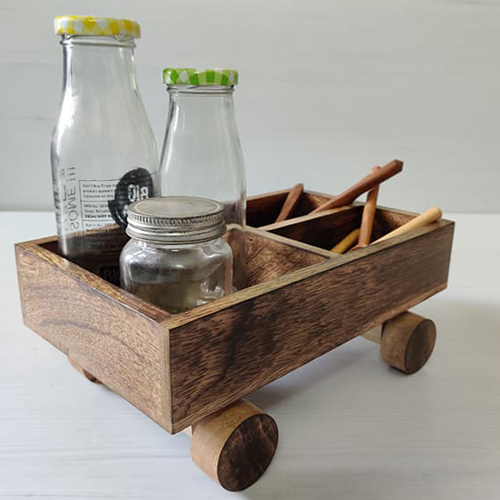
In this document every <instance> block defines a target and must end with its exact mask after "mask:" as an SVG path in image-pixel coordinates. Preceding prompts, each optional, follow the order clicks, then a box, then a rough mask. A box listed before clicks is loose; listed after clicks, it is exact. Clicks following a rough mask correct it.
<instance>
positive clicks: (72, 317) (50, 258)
mask: <svg viewBox="0 0 500 500" xmlns="http://www.w3.org/2000/svg"><path fill="white" fill-rule="evenodd" d="M287 193H288V191H286V190H285V191H280V192H276V193H270V194H266V195H261V196H256V197H252V198H250V199H249V200H248V223H249V226H252V227H249V228H248V231H246V232H245V240H246V251H247V267H248V269H247V278H248V287H247V288H245V289H243V290H240V291H238V292H236V293H233V294H232V295H229V296H227V297H224V298H222V299H219V300H217V301H214V302H212V303H209V304H206V305H203V306H200V307H197V308H195V309H192V310H191V311H188V312H185V313H181V314H176V315H171V314H169V313H167V312H165V311H163V310H162V309H159V308H158V307H155V306H154V305H151V304H149V303H147V302H145V301H143V300H141V299H139V298H138V297H135V296H133V295H131V294H130V293H127V292H125V291H124V290H122V289H120V288H119V287H117V286H115V285H113V284H111V283H109V282H107V281H105V280H104V279H102V278H100V277H98V276H96V275H95V274H93V273H91V272H90V271H89V270H87V269H84V268H83V267H81V266H79V265H76V264H74V263H72V262H70V261H68V260H66V259H65V258H63V257H62V256H60V255H59V254H58V251H57V238H56V237H49V238H45V239H41V240H35V241H29V242H25V243H19V244H17V245H16V256H17V269H18V277H19V287H20V293H21V300H22V306H23V317H24V322H25V324H26V325H27V326H28V327H29V328H31V329H32V330H34V331H35V332H36V333H38V334H39V335H41V336H42V337H43V338H45V339H46V340H48V341H49V342H51V343H52V344H53V345H54V346H55V347H56V348H58V349H59V350H61V351H62V352H63V353H65V354H66V355H67V356H68V357H69V358H70V360H71V362H72V364H73V365H74V366H75V367H76V368H77V369H78V370H79V371H81V372H82V373H83V374H84V375H85V376H86V377H87V378H88V379H89V380H91V381H93V382H101V383H103V384H105V385H106V386H107V387H109V388H110V389H111V390H113V391H115V392H117V393H118V394H120V395H121V396H122V397H123V398H125V399H126V400H128V401H129V402H130V403H132V404H133V405H134V406H136V407H137V408H138V409H139V410H141V411H142V412H143V413H145V414H146V415H148V416H149V417H150V418H151V419H152V420H154V421H155V422H156V423H158V424H159V425H160V426H161V427H163V428H164V429H165V430H167V431H168V432H170V433H176V432H179V431H186V432H190V433H192V450H191V451H192V457H193V460H194V462H195V463H196V464H197V465H198V466H199V467H201V468H202V469H203V470H204V471H205V472H206V473H207V474H209V475H210V476H211V477H212V478H214V479H215V480H216V481H218V482H219V483H220V484H221V485H222V486H223V487H224V488H226V489H229V490H233V491H238V490H242V489H244V488H246V487H247V486H249V485H250V484H252V483H253V482H254V481H256V480H257V479H258V478H259V477H260V476H261V475H262V473H263V472H264V471H265V469H266V468H267V466H268V465H269V463H270V462H271V460H272V457H273V454H274V451H275V449H276V446H277V442H278V429H277V426H276V423H275V421H274V420H273V419H272V418H271V417H270V416H269V415H267V414H266V413H264V412H263V411H261V410H259V409H258V408H256V407H255V406H253V405H251V404H250V403H248V402H246V401H244V400H242V398H243V397H245V396H246V395H247V394H249V393H251V392H252V391H254V390H256V389H258V388H259V387H262V386H264V385H266V384H268V383H269V382H272V381H273V380H276V379H278V378H280V377H282V376H283V375H286V374H287V373H289V372H290V371H292V370H294V369H296V368H298V367H300V366H302V365H304V364H305V363H308V362H309V361H312V360H313V359H315V358H317V357H318V356H321V355H322V354H324V353H326V352H328V351H330V350H332V349H334V348H335V347H337V346H339V345H341V344H343V343H345V342H347V341H348V340H351V339H353V338H355V337H357V336H360V335H365V336H366V337H367V338H369V339H370V340H374V341H376V342H378V343H380V345H381V356H382V359H383V360H384V361H385V362H386V363H388V364H390V365H391V366H393V367H395V368H397V369H399V370H401V371H403V372H406V373H414V372H415V371H417V370H418V369H420V368H421V367H422V366H423V365H424V364H425V362H426V361H427V359H428V358H429V356H430V354H431V352H432V348H433V346H434V342H435V337H436V329H435V326H434V323H433V322H432V321H430V320H428V319H425V318H422V317H420V316H417V315H415V314H413V313H410V312H408V309H409V308H411V307H413V306H415V305H417V304H419V303H420V302H422V301H423V300H425V299H427V298H429V297H431V296H432V295H434V294H435V293H437V292H439V291H440V290H443V289H444V288H446V285H447V280H448V269H449V262H450V255H451V247H452V240H453V229H454V224H453V222H451V221H447V220H440V221H438V222H435V223H432V224H430V225H428V226H426V227H424V228H420V229H416V230H414V231H411V232H409V233H406V234H402V235H399V236H396V237H394V238H390V239H388V240H386V241H382V242H380V243H376V244H373V245H370V246H368V247H366V248H363V249H359V250H357V251H355V252H351V253H348V254H345V255H335V254H332V253H331V252H330V251H329V250H328V249H330V248H331V247H332V246H333V245H335V244H336V243H337V242H338V241H340V240H341V239H342V238H344V237H345V236H346V235H347V234H348V233H349V232H350V231H352V230H353V229H354V228H356V227H359V224H360V221H361V214H362V209H363V204H354V205H350V206H347V207H343V208H339V209H333V210H328V211H325V212H321V213H316V214H312V215H308V213H309V212H310V211H311V210H312V209H314V208H316V207H317V206H319V205H320V204H321V203H323V202H324V201H325V200H327V199H328V198H329V195H324V194H320V193H310V192H305V193H304V194H303V196H302V198H301V200H300V201H299V203H298V204H297V207H296V210H295V213H294V214H292V218H291V219H289V220H285V221H283V222H279V223H274V221H275V220H276V217H277V214H278V213H279V211H280V207H281V205H282V204H283V202H284V200H285V199H286V196H287ZM415 216H416V214H413V213H409V212H404V211H401V210H394V209H388V208H378V209H377V212H376V217H375V224H374V229H373V231H374V234H373V237H374V239H377V238H379V237H380V236H382V235H384V234H386V233H388V232H390V231H392V230H393V229H395V228H397V227H399V226H401V225H402V224H404V223H406V222H408V221H409V220H411V219H412V218H414V217H415Z"/></svg>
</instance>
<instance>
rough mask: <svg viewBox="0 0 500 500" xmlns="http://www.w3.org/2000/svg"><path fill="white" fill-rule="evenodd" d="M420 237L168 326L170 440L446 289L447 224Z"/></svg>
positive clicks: (449, 239) (449, 234)
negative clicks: (193, 424)
mask: <svg viewBox="0 0 500 500" xmlns="http://www.w3.org/2000/svg"><path fill="white" fill-rule="evenodd" d="M420 231H424V232H422V233H420V234H418V233H417V234H415V235H413V236H412V237H410V239H408V240H406V241H402V240H401V241H399V242H394V241H393V243H396V244H393V245H391V246H389V247H385V248H383V249H382V248H381V246H379V247H378V250H379V251H374V250H373V249H370V248H369V247H367V248H365V249H360V250H358V251H357V252H354V253H353V254H350V255H349V254H348V255H345V256H341V257H336V258H335V260H334V261H331V262H328V263H326V264H322V265H319V266H315V268H314V271H313V270H312V269H313V268H311V271H309V274H310V275H309V276H307V275H305V276H301V277H300V279H297V280H296V281H293V282H290V283H289V284H288V286H286V287H283V288H281V289H279V290H273V291H268V292H266V293H262V294H259V295H256V296H253V295H251V294H250V293H249V296H248V297H247V299H246V300H241V301H240V302H238V303H235V304H233V305H231V306H230V307H228V308H226V309H225V310H224V311H223V312H222V314H221V313H219V314H208V315H207V314H206V315H203V316H201V317H198V318H193V316H190V318H189V319H190V320H189V321H188V322H186V323H185V324H183V325H179V324H177V325H176V326H173V325H172V327H171V335H170V368H171V384H172V401H171V402H172V428H173V430H174V432H175V431H178V430H181V429H182V428H184V427H186V426H187V425H189V424H190V423H192V422H195V421H197V420H198V419H200V418H202V417H204V416H206V415H209V414H210V413H212V412H213V411H216V410H217V409H219V408H221V407H224V406H225V405H227V404H229V403H231V402H233V401H236V400H237V399H240V398H241V397H243V396H244V395H246V394H249V393H250V392H252V391H254V390H255V389H257V388H259V387H262V386H263V385H265V384H267V383H269V382H271V381H272V380H275V379H277V378H279V377H281V376H283V375H285V374H286V373H288V372H290V371H291V370H294V369H295V368H298V367H299V366H302V365H303V364H305V363H307V362H309V361H311V360H312V359H314V358H316V357H318V356H320V355H322V354H324V353H325V352H327V351H329V350H331V349H333V348H335V347H336V346H338V345H341V344H343V343H344V342H346V341H347V340H349V339H352V338H354V337H355V336H357V335H359V334H361V333H363V331H365V330H368V329H369V328H370V327H372V326H375V325H376V324H379V323H382V322H384V321H386V320H388V319H389V318H391V317H393V316H395V315H397V314H399V313H401V312H403V311H405V310H406V309H408V308H410V307H412V306H414V305H416V304H418V303H419V302H421V301H422V300H424V299H426V298H428V297H430V296H431V295H433V294H435V293H436V292H438V291H440V290H442V289H443V288H445V287H446V283H447V277H448V266H449V259H450V252H451V243H452V237H453V224H452V223H449V222H447V223H445V222H443V223H442V225H440V227H439V228H437V227H436V228H434V229H433V230H431V229H430V228H427V230H425V229H422V230H420ZM406 237H408V235H406ZM402 238H404V237H402ZM387 243H388V242H384V244H387ZM306 271H307V270H306ZM360 287H362V288H360ZM361 290H362V292H361V293H360V291H361ZM248 291H249V292H251V289H249V290H248ZM239 293H240V297H243V296H244V294H245V291H241V292H239ZM235 295H236V294H235ZM193 312H194V310H193ZM172 321H175V318H172ZM168 324H169V320H167V321H166V322H165V325H166V326H167V325H168Z"/></svg>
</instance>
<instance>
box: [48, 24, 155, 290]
mask: <svg viewBox="0 0 500 500" xmlns="http://www.w3.org/2000/svg"><path fill="white" fill-rule="evenodd" d="M54 27H55V32H56V34H58V35H61V37H62V40H61V45H62V47H63V55H64V80H63V95H62V100H61V106H60V110H59V116H58V119H57V123H56V126H55V129H54V133H53V137H52V145H51V163H52V177H53V189H54V202H55V207H56V217H57V226H58V234H59V250H60V252H61V253H62V255H64V256H65V257H67V258H69V259H70V260H73V261H74V262H76V263H78V264H81V265H82V266H84V267H86V268H87V269H90V270H91V271H93V272H94V273H96V274H99V275H100V276H101V277H103V278H105V279H107V280H109V281H112V282H114V283H118V282H119V276H118V258H119V254H120V251H121V248H122V247H123V245H124V244H125V243H126V241H127V239H128V238H127V237H126V234H125V227H126V225H127V212H126V209H127V206H128V205H129V204H130V203H132V202H135V201H137V200H139V199H143V198H148V197H150V196H154V195H155V193H156V183H157V178H156V177H157V163H158V160H157V151H156V145H155V141H154V136H153V133H152V130H151V127H150V124H149V121H148V118H147V115H146V112H145V109H144V106H143V103H142V100H141V97H140V94H139V90H138V88H137V82H136V77H135V66H134V48H135V39H136V38H138V37H139V36H140V27H139V24H137V23H136V22H134V21H128V20H123V19H112V18H102V17H88V16H60V17H57V18H56V19H55V22H54Z"/></svg>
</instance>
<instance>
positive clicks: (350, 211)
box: [262, 205, 418, 250]
mask: <svg viewBox="0 0 500 500" xmlns="http://www.w3.org/2000/svg"><path fill="white" fill-rule="evenodd" d="M363 206H364V205H353V206H348V207H343V208H336V209H333V210H326V211H325V212H320V213H317V214H313V215H308V216H304V217H298V218H295V219H290V220H286V221H283V222H280V223H278V224H271V225H269V226H265V227H263V228H262V229H265V230H266V231H270V232H272V233H274V234H278V235H281V236H284V237H286V238H290V239H293V240H296V241H300V242H303V243H306V244H308V245H311V246H314V247H318V248H322V249H325V250H330V249H331V248H332V247H334V246H335V245H336V244H337V243H338V242H339V241H341V240H342V239H343V238H345V237H346V236H347V235H348V234H349V233H350V232H351V231H353V230H354V229H356V228H359V227H360V225H361V217H362V214H363ZM417 215H418V214H415V213H411V212H404V211H401V210H394V209H389V208H383V207H381V208H378V209H377V211H376V213H375V220H374V223H373V233H372V240H377V239H378V238H380V237H381V236H383V235H384V234H387V233H389V232H391V231H392V230H394V229H396V228H398V227H399V226H402V225H403V224H405V223H406V222H408V221H410V220H411V219H413V218H414V217H416V216H417Z"/></svg>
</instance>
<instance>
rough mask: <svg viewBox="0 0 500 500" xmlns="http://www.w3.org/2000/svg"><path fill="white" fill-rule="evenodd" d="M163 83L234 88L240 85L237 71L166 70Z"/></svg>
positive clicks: (206, 69)
mask: <svg viewBox="0 0 500 500" xmlns="http://www.w3.org/2000/svg"><path fill="white" fill-rule="evenodd" d="M163 83H165V84H166V85H210V86H221V87H232V86H233V85H238V72H237V71H236V70H235V69H213V68H165V69H164V70H163Z"/></svg>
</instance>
